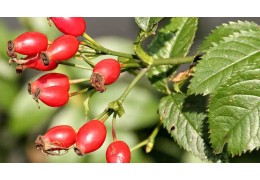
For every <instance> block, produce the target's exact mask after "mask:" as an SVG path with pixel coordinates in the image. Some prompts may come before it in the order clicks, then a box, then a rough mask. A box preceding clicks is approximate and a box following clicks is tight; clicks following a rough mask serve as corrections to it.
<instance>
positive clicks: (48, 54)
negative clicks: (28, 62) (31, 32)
mask: <svg viewBox="0 0 260 180" xmlns="http://www.w3.org/2000/svg"><path fill="white" fill-rule="evenodd" d="M78 48H79V41H78V39H77V38H76V37H74V36H71V35H62V36H60V37H58V38H57V39H55V40H54V41H53V42H52V44H51V45H50V46H49V47H48V49H47V50H46V51H43V52H42V53H41V60H42V61H43V63H44V64H45V65H48V63H49V62H50V61H62V60H68V59H70V58H72V57H73V56H74V55H75V54H76V52H77V51H78ZM46 59H47V60H46ZM46 61H47V62H46Z"/></svg>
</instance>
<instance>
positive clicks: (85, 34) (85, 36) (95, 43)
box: [83, 33, 101, 49]
mask: <svg viewBox="0 0 260 180" xmlns="http://www.w3.org/2000/svg"><path fill="white" fill-rule="evenodd" d="M83 37H84V38H85V39H86V40H87V41H88V42H90V43H91V44H93V45H94V47H96V48H99V47H101V45H100V44H99V43H97V42H96V41H95V40H94V39H92V38H91V37H90V36H89V35H88V34H87V33H84V34H83ZM93 49H95V48H93Z"/></svg>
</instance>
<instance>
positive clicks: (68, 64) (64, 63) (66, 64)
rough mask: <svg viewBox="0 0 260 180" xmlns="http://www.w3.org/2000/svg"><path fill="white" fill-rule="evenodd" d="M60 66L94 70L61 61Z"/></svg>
mask: <svg viewBox="0 0 260 180" xmlns="http://www.w3.org/2000/svg"><path fill="white" fill-rule="evenodd" d="M58 64H62V65H65V66H72V67H76V68H81V69H86V70H92V68H89V67H86V66H81V65H78V64H74V63H69V62H64V61H59V62H58Z"/></svg>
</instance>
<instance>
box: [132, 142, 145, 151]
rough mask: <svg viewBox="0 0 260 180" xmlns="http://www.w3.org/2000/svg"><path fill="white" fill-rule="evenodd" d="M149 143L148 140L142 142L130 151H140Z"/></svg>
mask: <svg viewBox="0 0 260 180" xmlns="http://www.w3.org/2000/svg"><path fill="white" fill-rule="evenodd" d="M147 143H148V139H146V140H144V141H142V142H140V143H139V144H137V145H136V146H134V147H132V148H131V149H130V151H131V152H133V151H134V150H136V149H139V148H141V147H143V146H145V145H146V144H147Z"/></svg>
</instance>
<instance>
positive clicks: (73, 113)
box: [0, 17, 260, 163]
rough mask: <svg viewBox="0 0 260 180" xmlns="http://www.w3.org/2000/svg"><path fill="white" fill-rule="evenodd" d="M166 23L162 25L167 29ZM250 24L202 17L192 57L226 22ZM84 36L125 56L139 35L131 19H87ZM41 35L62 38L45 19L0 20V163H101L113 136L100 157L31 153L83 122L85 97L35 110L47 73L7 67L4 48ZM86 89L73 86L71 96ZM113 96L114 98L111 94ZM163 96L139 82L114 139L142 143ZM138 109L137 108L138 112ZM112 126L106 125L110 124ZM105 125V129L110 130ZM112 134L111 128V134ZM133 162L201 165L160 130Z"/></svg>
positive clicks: (103, 99) (94, 104) (97, 104)
mask: <svg viewBox="0 0 260 180" xmlns="http://www.w3.org/2000/svg"><path fill="white" fill-rule="evenodd" d="M167 19H168V18H165V19H164V20H163V21H162V22H160V25H161V24H163V23H165V22H166V21H167ZM238 20H240V21H244V20H247V21H254V22H255V23H257V24H260V18H256V17H252V18H248V17H245V18H243V17H202V18H200V19H199V27H198V31H197V35H196V38H195V40H194V45H193V46H192V49H191V52H190V53H191V54H192V53H193V52H194V50H195V49H196V48H197V46H198V45H199V44H200V43H201V42H202V41H203V39H204V37H206V36H207V35H208V34H209V33H210V31H211V30H213V29H214V28H215V27H216V26H219V25H221V24H222V23H228V22H229V21H238ZM86 21H87V30H86V32H87V33H88V34H89V35H90V36H91V37H93V38H94V39H95V40H97V41H98V42H100V43H101V44H102V45H104V46H105V47H107V48H110V49H112V50H117V51H123V52H132V43H133V42H134V40H135V38H136V36H137V35H138V31H139V29H138V27H137V25H136V24H135V21H134V18H132V17H88V18H86ZM32 30H34V31H40V32H43V33H45V34H47V36H48V38H49V39H51V40H53V39H54V38H55V37H57V36H58V35H60V32H58V31H57V29H56V28H55V27H54V26H52V27H49V26H48V23H47V20H46V18H40V17H37V18H36V17H35V18H33V17H30V18H29V17H18V18H15V17H10V18H9V17H5V18H0V35H1V38H0V44H1V46H0V162H2V163H4V162H18V163H21V162H91V163H96V162H105V147H107V146H108V144H109V142H111V140H112V137H111V132H108V138H107V140H106V141H105V144H104V145H103V146H102V148H100V149H99V150H98V151H96V152H93V153H91V154H89V155H86V156H84V157H78V156H77V155H75V153H74V152H69V153H67V154H66V155H64V156H60V157H52V156H46V155H44V154H42V153H41V152H39V151H37V150H36V149H35V147H34V140H35V138H36V137H37V136H38V135H39V134H43V133H44V132H46V130H47V129H48V128H50V127H52V126H54V125H58V124H69V125H72V126H73V127H75V128H79V127H80V126H81V125H82V124H83V123H84V122H85V115H84V108H83V102H84V100H85V98H86V97H85V96H84V95H80V96H77V97H73V98H71V99H70V101H69V103H68V104H67V105H66V106H65V107H62V108H50V107H47V106H45V105H44V104H40V106H41V109H38V108H37V105H36V103H35V102H34V101H33V99H32V97H31V96H30V95H29V94H28V93H27V90H26V87H27V83H28V82H29V81H32V80H35V79H36V78H38V77H39V76H41V75H42V74H45V73H46V72H38V71H35V70H26V71H25V72H24V73H23V74H22V75H20V76H18V75H17V74H16V73H15V66H14V65H11V66H9V65H8V57H7V56H6V54H5V48H6V43H7V41H8V40H11V39H14V38H15V37H17V36H18V35H19V34H21V33H23V32H25V31H32ZM55 71H56V72H62V73H66V74H67V75H68V76H69V77H71V79H76V78H82V77H83V76H89V75H90V72H86V71H85V70H78V69H76V68H69V67H67V66H61V67H60V66H59V67H58V68H57V69H56V70H55ZM132 78H133V76H131V75H128V74H124V75H123V76H122V77H121V78H120V80H119V82H118V83H117V84H116V85H111V86H110V87H109V88H108V90H107V92H106V94H100V95H95V96H93V98H92V99H91V101H90V115H89V118H91V117H95V116H96V115H97V114H99V113H100V112H102V110H103V109H104V108H105V107H106V105H107V103H108V102H110V101H112V100H115V99H116V98H118V96H119V95H120V94H121V93H122V92H123V90H124V88H125V87H126V86H127V83H128V82H129V81H130V80H131V79H132ZM83 87H84V84H83V85H80V86H73V87H72V88H71V90H72V91H76V90H78V89H81V88H83ZM115 92H116V93H115ZM160 97H161V95H160V94H159V93H157V92H156V91H155V90H153V88H152V87H151V85H150V84H149V82H147V81H145V80H143V81H142V82H140V83H138V85H137V86H136V87H135V88H134V89H133V91H132V92H131V93H130V95H129V97H127V100H126V102H125V106H124V107H125V109H126V114H125V115H124V116H123V118H122V119H120V120H118V124H117V127H118V137H119V138H121V139H124V140H125V141H126V142H127V143H128V144H129V145H130V147H133V146H134V145H136V144H137V143H139V142H141V141H142V140H144V139H146V138H147V137H148V136H149V134H150V133H151V132H152V130H153V128H154V127H155V125H156V123H157V122H158V119H159V117H158V115H157V113H156V112H157V105H158V102H159V99H160ZM137 104H138V106H137ZM108 123H109V124H111V123H110V122H108ZM109 124H108V126H109ZM110 129H111V128H110ZM132 162H134V163H139V162H145V163H146V162H147V163H148V162H149V163H162V162H164V163H176V162H201V161H200V160H199V159H197V158H196V157H194V156H193V155H191V154H189V153H188V152H186V151H184V150H182V149H181V148H180V147H179V146H178V145H177V144H176V143H175V142H174V140H173V139H172V138H171V137H170V136H169V134H168V133H167V132H166V130H164V129H163V128H162V129H161V130H160V132H159V134H158V136H157V138H156V141H155V145H154V148H153V150H152V152H151V153H148V154H147V153H145V150H144V148H141V149H138V150H136V151H134V152H133V153H132ZM231 162H260V152H257V151H253V152H252V153H246V154H244V155H242V156H241V157H234V158H232V159H231Z"/></svg>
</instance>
